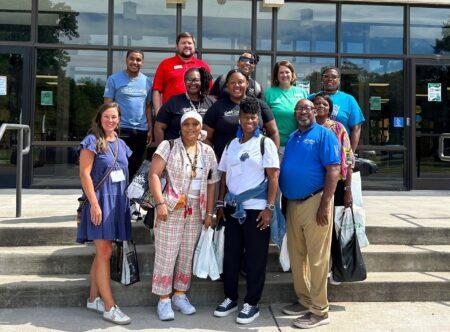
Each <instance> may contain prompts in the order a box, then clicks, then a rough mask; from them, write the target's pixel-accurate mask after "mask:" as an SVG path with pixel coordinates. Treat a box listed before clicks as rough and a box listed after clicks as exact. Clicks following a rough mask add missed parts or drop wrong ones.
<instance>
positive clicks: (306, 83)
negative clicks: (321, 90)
mask: <svg viewBox="0 0 450 332" xmlns="http://www.w3.org/2000/svg"><path fill="white" fill-rule="evenodd" d="M295 86H297V87H299V88H300V89H303V90H305V91H306V93H307V94H310V93H311V92H310V90H311V83H310V82H309V81H297V82H295Z"/></svg>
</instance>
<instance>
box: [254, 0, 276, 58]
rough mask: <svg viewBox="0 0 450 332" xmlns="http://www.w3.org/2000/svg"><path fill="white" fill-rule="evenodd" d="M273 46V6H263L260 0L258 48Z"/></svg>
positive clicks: (266, 48) (257, 17)
mask: <svg viewBox="0 0 450 332" xmlns="http://www.w3.org/2000/svg"><path fill="white" fill-rule="evenodd" d="M271 48H272V8H266V7H264V6H263V4H262V1H258V9H257V13H256V49H257V50H270V49H271Z"/></svg>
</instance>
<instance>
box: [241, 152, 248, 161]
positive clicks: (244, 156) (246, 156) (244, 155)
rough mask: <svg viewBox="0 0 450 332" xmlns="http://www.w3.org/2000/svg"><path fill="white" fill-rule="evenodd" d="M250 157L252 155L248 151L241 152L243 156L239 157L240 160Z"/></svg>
mask: <svg viewBox="0 0 450 332" xmlns="http://www.w3.org/2000/svg"><path fill="white" fill-rule="evenodd" d="M248 158H250V155H249V154H248V152H244V153H243V154H241V156H240V157H239V160H240V161H246V160H247V159H248Z"/></svg>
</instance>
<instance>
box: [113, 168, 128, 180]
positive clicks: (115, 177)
mask: <svg viewBox="0 0 450 332" xmlns="http://www.w3.org/2000/svg"><path fill="white" fill-rule="evenodd" d="M111 180H112V182H120V181H125V174H123V171H122V170H121V169H119V170H117V171H112V172H111Z"/></svg>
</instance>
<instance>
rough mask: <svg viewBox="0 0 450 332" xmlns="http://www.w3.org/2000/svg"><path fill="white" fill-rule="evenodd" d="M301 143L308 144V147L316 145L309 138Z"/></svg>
mask: <svg viewBox="0 0 450 332" xmlns="http://www.w3.org/2000/svg"><path fill="white" fill-rule="evenodd" d="M303 143H305V144H309V145H314V144H316V141H315V140H313V139H311V138H306V139H305V140H304V141H303Z"/></svg>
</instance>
